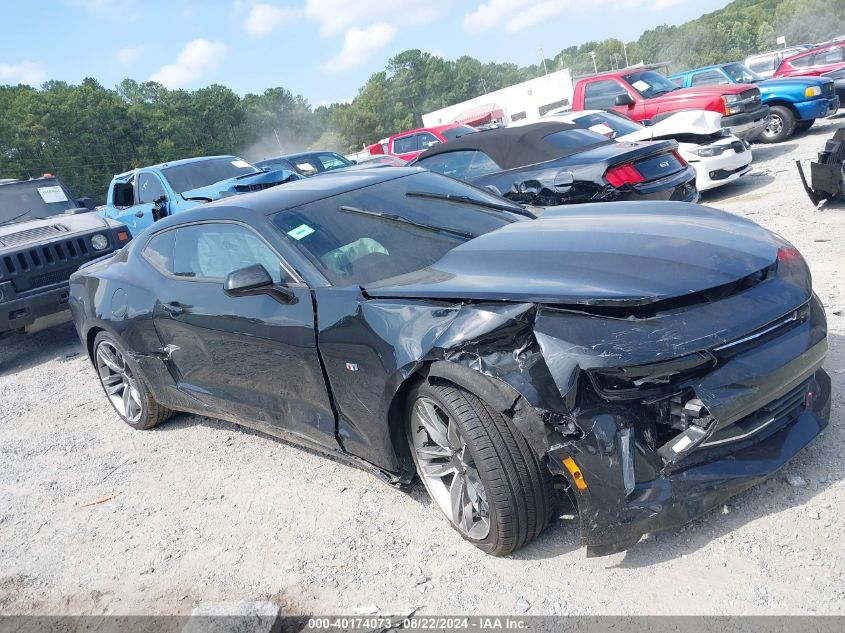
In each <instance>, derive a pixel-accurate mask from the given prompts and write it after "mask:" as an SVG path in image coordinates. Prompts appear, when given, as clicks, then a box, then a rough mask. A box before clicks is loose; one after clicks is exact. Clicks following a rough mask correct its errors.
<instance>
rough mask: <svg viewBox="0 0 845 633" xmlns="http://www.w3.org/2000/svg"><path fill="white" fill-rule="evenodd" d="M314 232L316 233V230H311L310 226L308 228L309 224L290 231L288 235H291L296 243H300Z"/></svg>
mask: <svg viewBox="0 0 845 633" xmlns="http://www.w3.org/2000/svg"><path fill="white" fill-rule="evenodd" d="M313 232H314V229H312V228H311V227H310V226H308V225H307V224H300V225H299V226H298V227H296V228H295V229H291V230H290V231H288V235H290V236H291V237H292V238H293V239H295V240H296V241H299V240H301V239H302V238H303V237H308V236H309V235H311V234H312V233H313Z"/></svg>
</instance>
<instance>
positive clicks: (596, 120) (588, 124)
mask: <svg viewBox="0 0 845 633" xmlns="http://www.w3.org/2000/svg"><path fill="white" fill-rule="evenodd" d="M573 122H574V123H576V124H577V125H580V126H581V127H583V128H587V129H588V130H590V131H591V132H595V133H596V134H601V135H602V136H606V137H608V138H617V137H619V136H625V135H627V134H633V133H634V132H638V131H640V130H641V129H642V128H641V127H640V126H639V125H637V124H636V123H634V122H633V121H631V120H629V119H626V118H625V117H621V116H617V115H615V114H612V113H610V112H601V113H599V112H595V113H591V114H585V115H584V116H580V117H578V118H577V119H573Z"/></svg>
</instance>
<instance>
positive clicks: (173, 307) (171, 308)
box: [161, 301, 185, 317]
mask: <svg viewBox="0 0 845 633" xmlns="http://www.w3.org/2000/svg"><path fill="white" fill-rule="evenodd" d="M161 309H162V310H164V311H165V312H167V314H169V315H170V316H174V317H175V316H179V315H180V314H182V313H183V312H184V311H185V310H184V309H183V308H182V306H181V305H179V302H178V301H173V302H171V303H162V304H161Z"/></svg>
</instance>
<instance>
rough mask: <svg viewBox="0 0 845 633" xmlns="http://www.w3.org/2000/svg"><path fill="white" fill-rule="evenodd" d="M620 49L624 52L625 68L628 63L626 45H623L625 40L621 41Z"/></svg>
mask: <svg viewBox="0 0 845 633" xmlns="http://www.w3.org/2000/svg"><path fill="white" fill-rule="evenodd" d="M622 50H623V51H624V52H625V68H627V67H628V66H629V65H630V64H628V47H627V46H625V42H622Z"/></svg>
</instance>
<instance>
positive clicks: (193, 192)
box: [181, 169, 304, 201]
mask: <svg viewBox="0 0 845 633" xmlns="http://www.w3.org/2000/svg"><path fill="white" fill-rule="evenodd" d="M303 178H304V176H301V175H299V174H297V173H295V172H292V171H288V170H286V169H274V170H271V171H261V172H258V173H255V174H247V175H246V176H239V177H237V178H227V179H226V180H221V181H220V182H215V183H214V184H211V185H207V186H205V187H197V188H196V189H189V190H188V191H183V192H182V193H181V196H182V197H183V198H184V199H185V200H191V199H201V200H208V201H211V200H219V199H220V198H225V197H227V196H235V195H239V194H243V193H251V192H252V191H260V190H261V189H267V188H269V187H273V186H275V185H280V184H282V183H285V182H290V181H292V180H301V179H303Z"/></svg>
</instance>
